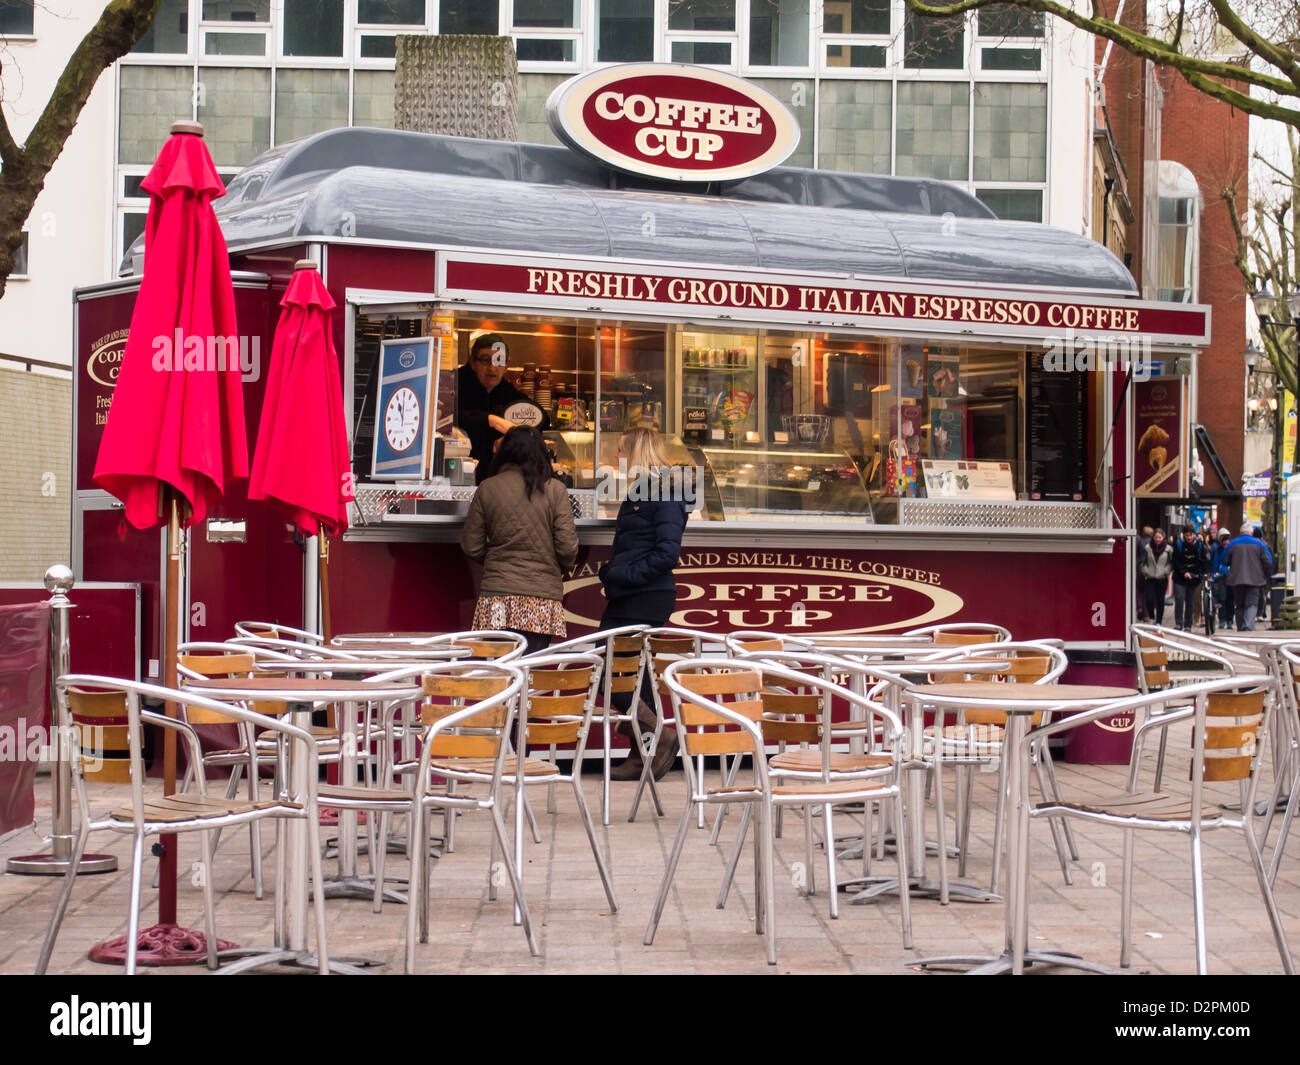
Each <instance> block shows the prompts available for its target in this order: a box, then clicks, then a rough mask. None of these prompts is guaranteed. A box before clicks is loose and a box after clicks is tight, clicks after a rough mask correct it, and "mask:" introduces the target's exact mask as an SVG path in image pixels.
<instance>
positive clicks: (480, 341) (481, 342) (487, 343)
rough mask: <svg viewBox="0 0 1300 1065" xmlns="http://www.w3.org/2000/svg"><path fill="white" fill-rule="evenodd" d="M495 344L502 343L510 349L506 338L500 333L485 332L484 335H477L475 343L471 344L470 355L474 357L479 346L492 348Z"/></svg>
mask: <svg viewBox="0 0 1300 1065" xmlns="http://www.w3.org/2000/svg"><path fill="white" fill-rule="evenodd" d="M493 344H500V345H501V346H502V347H503V348H505V349H506V350H507V351H509V350H510V349H509V347H508V346H507V344H506V338H505V337H503V336H502V335H501V334H500V333H484V334H483V335H482V336H480V337H476V338H475V339H474V343H473V344H471V345H470V348H469V357H470V358H471V359H472V358H473V357H474V353H475V352H476V351H478V350H479V348H490V347H491V346H492V345H493Z"/></svg>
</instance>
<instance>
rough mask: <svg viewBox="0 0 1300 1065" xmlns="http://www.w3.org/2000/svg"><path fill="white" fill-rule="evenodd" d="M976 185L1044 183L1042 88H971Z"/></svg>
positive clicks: (984, 84)
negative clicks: (984, 183)
mask: <svg viewBox="0 0 1300 1065" xmlns="http://www.w3.org/2000/svg"><path fill="white" fill-rule="evenodd" d="M974 176H975V180H976V181H1046V180H1047V86H1046V85H1040V84H1029V83H1021V84H1011V85H995V84H990V83H988V82H978V83H976V86H975V166H974Z"/></svg>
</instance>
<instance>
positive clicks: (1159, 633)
mask: <svg viewBox="0 0 1300 1065" xmlns="http://www.w3.org/2000/svg"><path fill="white" fill-rule="evenodd" d="M1129 629H1130V631H1131V632H1132V634H1133V640H1134V643H1135V644H1136V647H1137V657H1138V671H1137V673H1138V690H1139V691H1140V692H1142V694H1143V695H1147V694H1150V693H1151V692H1157V691H1168V692H1171V693H1172V692H1173V691H1175V690H1176V689H1178V688H1180V687H1182V686H1184V685H1186V684H1192V683H1195V682H1196V681H1201V680H1215V679H1218V678H1220V677H1231V676H1234V675H1235V674H1237V673H1241V672H1247V673H1251V672H1256V671H1260V670H1262V669H1263V663H1262V662H1260V661H1259V659H1258V656H1255V655H1249V658H1246V659H1243V657H1241V656H1234V657H1229V655H1228V654H1227V653H1225V649H1224V648H1221V647H1218V646H1215V645H1211V646H1209V647H1206V646H1204V644H1205V643H1209V641H1200V640H1199V639H1198V640H1195V641H1193V640H1187V639H1186V637H1187V636H1189V635H1190V634H1189V633H1185V632H1180V631H1179V630H1178V629H1166V628H1165V627H1164V626H1162V625H1145V624H1133V625H1131V626H1129ZM1171 653H1172V654H1174V655H1175V656H1178V657H1177V659H1176V661H1188V660H1189V656H1190V660H1191V661H1193V662H1195V663H1196V664H1197V667H1196V668H1195V669H1192V670H1188V669H1170V668H1169V667H1170V654H1171ZM1242 654H1243V655H1248V654H1249V653H1248V652H1243V653H1242ZM1249 659H1254V661H1250V660H1249ZM1241 666H1244V669H1243V668H1240V667H1241ZM1205 667H1209V668H1208V669H1207V668H1205ZM1172 699H1173V696H1172V695H1171V700H1172ZM1180 705H1182V704H1180V703H1178V702H1177V701H1171V702H1169V703H1165V704H1164V705H1163V706H1157V707H1153V708H1152V710H1151V713H1152V714H1158V713H1165V712H1167V711H1170V710H1174V709H1177V708H1178V707H1179V706H1180ZM1168 742H1169V733H1168V732H1162V733H1161V734H1160V748H1159V750H1158V751H1157V752H1156V778H1155V785H1154V786H1155V789H1156V791H1159V790H1160V785H1161V783H1162V782H1163V780H1164V771H1165V751H1166V747H1167V745H1168Z"/></svg>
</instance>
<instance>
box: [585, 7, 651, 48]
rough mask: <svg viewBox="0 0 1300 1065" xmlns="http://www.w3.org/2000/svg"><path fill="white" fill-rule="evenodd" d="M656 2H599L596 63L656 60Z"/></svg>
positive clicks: (597, 9)
mask: <svg viewBox="0 0 1300 1065" xmlns="http://www.w3.org/2000/svg"><path fill="white" fill-rule="evenodd" d="M654 14H655V5H654V0H596V25H597V33H598V34H599V36H598V38H597V43H596V62H598V63H634V62H641V61H648V60H651V59H654V54H655V47H654V35H655V20H654Z"/></svg>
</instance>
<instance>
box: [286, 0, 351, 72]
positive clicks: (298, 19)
mask: <svg viewBox="0 0 1300 1065" xmlns="http://www.w3.org/2000/svg"><path fill="white" fill-rule="evenodd" d="M284 55H286V56H294V55H301V56H320V57H322V58H342V56H343V0H284Z"/></svg>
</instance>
